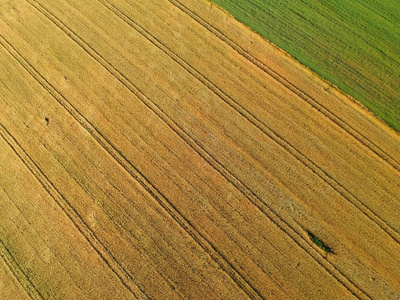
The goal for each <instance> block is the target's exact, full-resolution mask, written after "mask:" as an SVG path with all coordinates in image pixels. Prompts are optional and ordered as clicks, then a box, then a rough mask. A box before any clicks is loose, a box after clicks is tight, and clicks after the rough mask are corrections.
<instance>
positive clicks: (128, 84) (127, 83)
mask: <svg viewBox="0 0 400 300" xmlns="http://www.w3.org/2000/svg"><path fill="white" fill-rule="evenodd" d="M53 17H54V18H55V19H56V21H52V22H53V23H55V25H56V26H58V27H59V28H60V29H62V30H63V31H64V32H65V28H64V29H63V28H61V27H60V25H58V24H57V21H58V22H59V23H60V24H61V26H65V27H66V28H67V29H68V30H69V32H68V33H67V32H65V33H66V34H67V35H68V36H69V37H70V38H72V39H73V40H74V41H75V42H76V43H77V44H78V45H79V46H81V47H82V48H83V49H84V50H85V51H86V52H88V51H87V49H85V46H84V45H82V44H81V43H84V44H85V45H86V47H88V48H89V49H90V50H91V51H93V53H94V55H95V56H97V57H98V59H96V58H95V57H94V56H93V54H91V53H89V52H88V54H89V55H91V56H92V57H93V58H94V59H95V60H96V61H97V62H99V63H100V64H101V65H103V63H104V64H106V66H105V65H103V67H105V68H106V69H107V70H108V71H109V72H110V73H111V74H113V75H114V76H115V77H116V78H117V79H118V80H120V81H121V83H123V84H124V85H125V86H126V87H127V88H128V89H129V90H130V91H131V92H132V93H134V94H135V95H136V96H137V97H138V98H139V99H140V100H142V101H143V102H144V104H146V106H147V107H149V108H150V109H151V110H152V111H153V112H154V113H156V114H157V115H158V116H159V117H160V118H161V119H162V120H163V121H164V122H165V123H166V124H167V125H168V126H169V127H170V128H171V129H172V130H173V131H174V132H175V133H177V134H178V136H180V137H181V138H182V139H183V140H184V141H185V142H186V143H188V145H189V146H191V147H192V148H193V145H196V142H195V141H192V142H189V141H188V139H190V140H192V139H191V138H190V136H188V135H187V134H186V133H185V132H184V131H183V130H182V129H180V127H179V126H178V125H176V124H175V123H174V122H173V121H172V120H171V119H170V118H169V117H168V116H167V115H166V114H165V113H164V112H163V111H162V110H161V109H160V108H158V107H157V106H156V105H155V104H154V103H152V102H151V100H150V99H148V98H147V97H146V96H145V95H144V94H143V93H142V92H141V91H140V90H138V89H137V87H135V86H134V85H133V84H132V83H131V82H130V81H129V80H128V79H127V78H126V77H125V76H124V75H123V74H122V73H120V72H119V71H118V70H116V69H115V68H114V67H113V66H112V65H111V64H110V63H109V62H107V61H106V60H105V59H104V58H103V57H102V56H101V55H100V54H98V53H97V52H96V51H95V50H94V49H92V48H91V47H90V46H89V45H88V44H86V43H85V42H84V41H83V40H82V39H81V38H80V37H79V36H77V35H76V34H75V33H74V32H73V31H72V30H71V29H69V28H68V27H67V26H66V25H65V24H63V23H62V22H61V21H60V20H58V19H57V18H56V17H55V16H53ZM48 18H49V17H48ZM50 20H51V19H50ZM73 35H75V38H76V39H78V41H79V42H77V41H76V40H75V39H74V38H73ZM99 59H100V60H102V61H103V63H101V62H100V61H99ZM107 66H108V67H107ZM109 68H111V69H112V70H114V72H112V71H110V70H109ZM121 76H122V78H121ZM131 87H133V90H132V88H131ZM135 91H136V92H138V93H139V94H137V93H136V92H135ZM149 101H150V102H149ZM152 107H155V110H154V109H153V108H152ZM161 116H164V117H165V119H164V118H162V117H161ZM177 129H178V130H179V132H181V133H183V134H184V135H185V136H187V137H186V138H185V137H183V136H182V135H181V134H179V133H178V132H177ZM100 134H101V133H100ZM103 138H104V137H103ZM196 146H197V150H196V149H194V150H195V151H196V152H197V153H198V154H199V155H200V156H201V157H203V159H205V161H207V162H208V163H210V161H215V159H214V158H213V157H212V156H211V155H209V154H208V153H207V152H206V151H205V150H204V149H202V148H201V146H199V145H196ZM199 149H200V150H199ZM199 152H200V153H199ZM202 153H205V154H206V155H207V157H209V158H210V159H206V158H205V157H204V154H202ZM120 154H121V155H122V153H120ZM122 156H123V155H122ZM125 160H126V161H127V162H128V163H129V164H130V162H129V161H128V160H127V159H126V158H125ZM210 164H211V165H212V166H213V167H214V168H215V169H216V170H217V171H218V172H220V173H221V172H222V173H221V174H222V175H223V176H224V177H225V179H227V181H228V182H231V181H230V180H229V179H228V178H227V177H226V176H225V175H224V174H227V173H226V172H228V173H229V171H227V170H226V169H224V167H223V166H222V165H221V168H222V169H221V168H217V167H216V165H215V164H219V163H218V162H217V161H215V163H210ZM132 167H133V166H132ZM133 168H134V167H133ZM221 170H222V171H221ZM142 176H143V175H142ZM231 177H232V178H234V179H235V180H236V181H238V179H237V178H235V177H234V176H233V175H231ZM231 184H233V183H232V182H231ZM233 185H234V186H235V187H236V188H238V185H237V184H236V185H235V184H233ZM243 186H244V185H243ZM238 190H239V191H241V192H242V193H243V194H244V195H245V196H246V192H244V191H243V189H242V190H241V189H240V188H238ZM247 190H248V191H249V192H250V193H252V192H251V191H250V190H249V189H247ZM246 198H248V192H247V196H246ZM248 199H249V198H248ZM249 200H250V201H251V202H253V201H252V200H251V199H249ZM258 201H260V202H261V206H263V207H264V206H265V204H264V203H263V202H262V201H261V200H259V199H258ZM253 204H254V203H253ZM256 207H257V208H258V209H260V207H259V206H258V205H256ZM261 211H262V212H263V213H264V214H266V213H265V209H261ZM267 211H268V210H267ZM267 217H268V218H269V219H270V220H271V221H272V222H273V223H275V225H277V226H278V228H280V229H281V230H283V229H282V227H281V226H279V225H278V224H277V223H276V221H274V219H273V218H271V217H270V216H268V215H267ZM276 217H277V218H278V220H279V221H278V222H283V223H284V224H286V222H285V221H284V220H282V219H281V218H280V217H279V216H276ZM286 225H287V224H286ZM287 226H288V227H289V228H290V230H292V231H293V232H294V233H295V235H296V234H297V235H298V236H299V237H300V239H301V240H302V241H304V243H305V244H306V245H308V246H309V247H310V249H313V250H314V251H315V249H314V248H312V247H311V246H310V244H309V243H308V242H306V241H305V240H304V239H302V238H301V235H300V234H298V233H297V232H296V231H295V230H294V229H293V228H291V227H290V225H287ZM283 231H284V232H285V233H286V234H288V233H287V232H286V231H285V230H283ZM289 236H290V237H291V238H292V239H293V240H294V242H295V243H297V244H298V245H299V246H300V247H301V245H300V244H299V242H298V241H297V240H296V238H295V237H293V236H291V235H289ZM308 246H306V247H308ZM301 248H302V249H303V250H305V251H306V253H308V254H309V255H310V256H311V257H313V258H314V259H316V257H318V256H315V255H314V256H313V255H312V254H310V253H309V252H308V251H307V250H306V249H304V248H303V247H301ZM321 257H322V256H321ZM321 261H322V264H321ZM317 262H318V263H319V264H320V265H321V266H323V265H324V263H328V264H330V263H329V262H327V261H325V260H323V259H322V260H321V259H318V258H317ZM323 268H325V270H326V271H327V272H329V273H330V274H331V275H332V276H333V277H334V278H336V279H337V280H338V282H340V283H341V284H343V285H345V284H344V283H343V282H346V281H347V282H349V283H350V285H351V286H354V287H355V285H354V284H353V283H352V282H351V281H350V280H349V279H348V278H347V277H345V276H344V275H343V274H341V273H340V271H338V270H337V269H336V268H335V267H334V266H333V265H331V269H334V270H333V271H329V270H328V269H329V267H328V269H327V268H326V267H324V266H323ZM335 273H338V274H340V275H337V274H336V275H334V274H335ZM337 276H343V278H341V279H338V278H337ZM345 287H346V288H347V289H348V290H349V291H350V292H351V293H353V294H355V295H357V293H359V292H358V291H361V290H360V289H359V288H358V287H355V288H353V289H352V288H349V287H348V286H346V285H345ZM354 290H356V291H354ZM357 290H358V291H357ZM360 293H361V296H358V297H360V298H363V297H364V294H365V293H364V292H360Z"/></svg>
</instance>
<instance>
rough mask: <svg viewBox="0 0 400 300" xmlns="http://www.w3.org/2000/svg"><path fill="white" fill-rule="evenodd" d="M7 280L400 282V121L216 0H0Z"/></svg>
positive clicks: (115, 285) (394, 291)
mask: <svg viewBox="0 0 400 300" xmlns="http://www.w3.org/2000/svg"><path fill="white" fill-rule="evenodd" d="M0 257H1V260H0V299H6V300H8V299H10V300H13V299H29V298H32V299H136V298H137V299H400V135H399V134H398V133H396V132H395V131H393V130H392V129H390V128H389V127H388V126H387V125H386V124H384V123H383V122H381V121H380V120H378V119H377V118H375V117H374V116H373V115H372V114H371V113H369V112H368V111H367V110H366V109H364V108H363V107H362V106H361V105H359V104H358V103H356V102H355V101H354V100H353V99H350V98H349V97H347V96H346V95H344V94H343V93H341V92H340V91H339V90H337V89H336V88H335V87H333V86H332V85H330V84H329V83H327V82H325V81H322V80H321V79H319V77H317V76H316V75H314V74H313V73H312V72H311V71H309V70H308V69H306V68H305V67H303V66H301V65H300V64H299V63H297V62H296V61H295V60H293V59H292V58H291V57H289V56H288V55H287V54H285V53H284V52H283V51H281V50H279V49H278V48H276V47H275V46H273V45H272V44H270V43H269V42H268V41H266V40H264V39H262V38H261V37H260V36H258V35H257V34H255V33H253V32H252V31H251V30H250V29H249V28H247V27H245V26H244V25H242V24H240V23H239V22H237V21H236V20H235V19H234V18H232V17H230V16H229V15H228V14H227V13H225V12H224V11H223V10H221V9H219V8H218V7H217V6H215V5H211V4H210V3H209V2H207V1H206V0H157V1H145V0H0Z"/></svg>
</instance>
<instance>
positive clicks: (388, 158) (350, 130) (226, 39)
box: [168, 0, 400, 172]
mask: <svg viewBox="0 0 400 300" xmlns="http://www.w3.org/2000/svg"><path fill="white" fill-rule="evenodd" d="M168 1H169V2H170V3H171V4H172V5H174V6H175V7H177V8H178V9H179V10H181V11H182V12H183V13H185V14H186V15H188V16H189V17H191V18H192V19H193V20H195V21H196V22H197V23H199V24H200V25H202V26H203V27H204V28H206V29H207V30H208V31H209V32H211V33H212V34H213V35H215V36H217V37H218V38H219V39H220V40H222V41H223V42H225V43H226V44H227V45H229V46H230V47H231V48H232V49H234V50H235V51H236V52H237V53H239V54H240V55H241V56H243V57H244V58H246V59H247V60H248V61H250V62H251V63H252V64H253V65H255V66H256V67H258V68H259V69H261V70H262V71H263V72H264V73H266V74H267V75H269V76H270V77H271V78H273V79H274V80H275V81H277V82H278V83H280V84H281V85H283V86H284V87H286V88H287V89H288V90H290V91H291V92H292V93H293V94H295V95H297V96H298V97H299V98H300V99H302V100H303V101H305V102H307V103H308V104H309V105H311V106H312V107H313V108H315V109H316V110H317V111H319V112H320V113H321V114H323V115H324V116H325V117H326V118H328V119H330V120H331V121H332V122H333V123H334V124H335V125H337V126H338V127H340V128H341V129H342V130H343V131H345V132H347V133H348V134H349V135H350V136H352V137H353V138H354V139H355V140H357V141H358V142H359V143H361V144H362V145H363V146H365V147H366V148H367V149H369V150H370V151H372V152H373V153H374V154H375V155H376V156H378V157H379V158H380V159H381V160H383V161H384V162H385V163H387V164H389V165H390V166H391V167H393V168H394V169H395V170H396V171H398V172H400V163H399V162H398V161H397V160H396V159H394V158H393V157H392V156H391V155H389V154H388V153H386V152H385V151H384V150H382V149H381V148H380V147H379V146H378V145H376V144H375V143H374V142H372V141H371V140H369V139H368V138H367V137H365V136H364V135H363V134H362V133H361V132H359V131H358V130H357V129H355V128H354V127H352V126H351V125H349V124H348V123H346V122H345V121H344V120H343V119H342V118H340V117H339V116H337V115H336V114H335V113H333V112H332V111H330V110H329V109H328V108H326V107H325V106H323V105H322V104H321V103H319V102H318V100H316V99H315V98H313V97H312V96H311V95H309V94H307V93H306V92H304V91H303V90H301V89H300V88H298V87H297V86H295V85H294V84H292V83H291V82H290V81H288V80H287V79H286V78H284V77H282V76H281V75H280V74H279V73H277V72H276V71H274V70H273V69H271V68H270V67H268V66H266V65H265V64H264V63H263V62H261V61H260V60H259V59H257V58H255V57H254V56H253V55H251V54H250V53H249V52H248V51H247V50H245V49H244V48H242V47H241V46H240V45H238V44H236V43H235V42H234V41H233V40H231V39H230V38H229V37H227V36H226V35H225V34H224V33H223V32H221V31H220V30H219V29H217V28H215V27H214V26H213V25H211V24H210V23H208V22H207V21H206V20H204V19H203V18H201V17H200V16H199V15H197V14H196V13H195V12H193V11H192V10H190V9H189V8H187V7H186V6H185V5H184V4H182V3H180V2H179V1H176V0H168Z"/></svg>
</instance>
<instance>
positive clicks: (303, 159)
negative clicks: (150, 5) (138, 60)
mask: <svg viewBox="0 0 400 300" xmlns="http://www.w3.org/2000/svg"><path fill="white" fill-rule="evenodd" d="M98 1H99V2H101V3H102V4H103V5H105V6H106V7H107V8H108V9H110V10H111V11H112V12H114V13H115V14H116V15H117V16H118V17H119V18H121V19H122V20H123V21H124V22H126V23H127V24H128V25H129V26H131V27H132V28H133V29H135V30H136V31H137V32H138V33H139V34H141V35H142V36H144V37H145V38H146V39H147V40H149V41H150V42H151V43H153V44H154V45H155V46H156V47H157V48H159V49H160V50H161V51H163V52H164V53H165V54H167V55H168V56H169V57H170V58H171V59H172V60H173V61H175V62H176V63H177V64H179V65H180V66H181V67H183V68H184V69H185V70H186V71H187V72H189V74H191V75H192V76H193V77H195V78H196V79H197V80H199V81H200V82H201V83H202V84H203V85H205V86H206V87H207V88H208V89H210V90H211V91H212V92H213V93H214V94H215V95H216V96H218V97H219V98H220V99H221V100H222V101H224V102H225V103H226V104H228V105H229V106H230V107H232V108H233V109H234V110H236V111H237V112H238V113H239V114H240V115H241V116H242V117H244V118H245V119H247V121H249V122H250V123H252V124H253V125H254V126H255V127H257V128H258V129H259V130H260V131H261V132H263V133H264V134H265V135H267V136H268V137H269V138H270V139H272V140H273V141H274V142H275V143H277V144H278V145H279V146H281V147H282V148H283V149H284V150H286V151H287V152H288V153H289V154H291V155H292V156H293V157H294V158H295V159H297V160H298V161H299V162H300V163H302V164H303V165H304V166H305V167H307V168H308V169H309V170H311V171H312V172H313V173H314V174H316V175H317V176H318V177H319V178H321V180H323V181H324V182H325V183H326V184H328V185H329V186H330V187H331V188H332V189H333V190H335V191H336V192H338V193H339V194H340V195H341V196H342V197H343V198H344V199H346V200H347V201H348V202H349V203H350V204H352V205H353V206H355V207H356V208H357V209H358V210H360V211H361V212H362V213H363V214H364V215H365V216H367V217H368V218H369V219H370V220H371V221H373V222H375V223H376V224H377V225H378V226H379V227H380V228H381V229H382V230H383V231H385V232H386V233H387V234H388V235H389V236H390V237H391V238H392V239H394V240H395V241H396V242H398V243H400V234H399V233H398V232H397V231H396V230H395V229H393V228H392V227H391V226H390V225H389V224H388V223H387V222H386V221H385V220H383V219H382V218H381V217H380V216H378V215H377V214H376V213H375V212H374V211H372V210H371V209H370V208H369V207H368V206H367V205H365V204H364V203H363V202H362V201H360V200H359V199H357V197H356V196H355V195H353V194H352V193H351V192H350V191H349V190H347V188H346V187H344V186H343V185H342V184H340V183H339V182H338V181H336V180H335V179H334V178H333V177H332V176H331V175H329V174H328V173H327V172H326V171H324V170H323V169H322V168H320V167H319V166H318V165H316V164H315V163H314V162H313V161H312V160H311V159H309V158H308V157H307V156H305V155H304V154H303V153H301V152H300V151H298V150H297V149H296V148H295V147H294V146H293V145H291V144H290V143H289V142H287V141H286V140H285V139H284V138H283V137H281V136H280V135H279V134H278V133H277V132H275V131H274V130H273V129H271V128H270V127H268V126H267V125H265V124H264V123H263V122H262V121H260V120H259V119H258V118H257V117H255V116H254V115H253V114H251V113H250V112H249V111H248V110H247V109H246V108H244V107H243V106H241V105H240V104H239V103H237V102H236V101H235V100H234V99H233V98H232V97H230V96H229V95H228V94H226V93H225V92H224V91H222V90H221V89H220V88H218V87H217V86H216V85H215V84H214V83H212V82H211V81H210V80H209V79H207V78H206V77H205V76H204V75H202V74H201V73H199V72H198V71H197V70H196V69H194V68H193V67H192V66H190V65H189V64H188V63H187V62H186V61H185V60H183V59H182V58H180V57H179V56H178V55H177V54H175V53H174V52H173V51H172V50H170V49H169V48H168V47H167V46H165V45H164V44H163V43H162V42H160V41H159V40H158V39H157V38H155V37H154V36H152V35H151V34H150V33H149V32H148V31H146V30H145V29H144V28H143V27H142V26H140V25H139V24H137V23H136V22H134V21H133V20H132V19H130V18H129V17H128V16H126V15H125V14H124V13H123V12H121V11H120V10H119V9H117V8H115V7H114V6H113V5H111V4H105V2H106V3H108V2H107V1H105V0H98ZM110 65H111V64H110ZM113 68H114V67H113ZM114 69H115V68H114ZM117 72H118V73H120V72H119V71H117ZM120 74H121V73H120ZM124 77H125V76H124ZM128 81H129V80H128ZM129 83H130V82H129ZM154 105H155V104H154ZM157 108H158V107H157ZM158 109H159V110H161V109H160V108H158ZM162 113H163V114H164V115H166V114H165V113H164V112H162ZM166 118H168V119H169V120H170V118H169V117H168V116H167V117H166ZM171 122H173V121H172V120H171ZM175 125H176V124H175ZM176 126H177V127H179V126H178V125H176ZM181 130H182V129H181Z"/></svg>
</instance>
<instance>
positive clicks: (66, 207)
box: [0, 42, 148, 299]
mask: <svg viewBox="0 0 400 300" xmlns="http://www.w3.org/2000/svg"><path fill="white" fill-rule="evenodd" d="M0 43H1V42H0ZM0 135H1V136H2V138H3V139H4V140H5V141H6V143H7V144H8V145H9V146H10V147H11V148H12V150H13V151H14V152H15V154H16V155H17V156H18V157H19V159H20V160H21V161H22V162H23V163H24V165H25V166H26V167H27V168H28V170H29V171H30V172H31V173H32V174H33V176H34V177H35V178H36V180H37V181H38V182H39V183H40V184H41V185H42V186H43V188H44V189H45V190H46V192H47V193H48V194H49V195H50V197H51V198H52V199H53V200H54V201H55V202H56V203H57V205H58V206H59V207H60V208H61V210H62V211H63V212H64V213H65V215H66V216H67V217H68V218H69V219H70V221H71V222H72V223H73V224H74V225H75V227H76V228H77V229H78V231H79V232H80V233H81V234H82V235H83V236H84V238H85V239H86V241H87V242H88V243H89V244H90V245H91V247H92V248H93V249H94V250H95V251H96V252H97V254H98V255H99V256H100V258H101V259H102V260H103V261H104V262H105V264H106V265H107V267H108V268H110V269H111V271H112V272H113V273H114V274H115V275H116V276H117V278H118V279H119V280H120V281H121V283H122V284H123V285H124V286H125V287H126V288H127V289H128V290H129V292H130V293H131V294H132V295H133V296H134V297H135V298H136V299H148V297H147V295H146V294H145V293H144V292H143V291H142V290H141V289H140V288H139V287H138V286H137V285H136V283H134V281H133V279H132V277H131V276H130V275H129V274H128V273H127V272H126V270H125V269H124V268H123V267H122V266H121V264H120V263H119V262H118V261H117V260H116V259H115V257H114V256H113V255H112V254H111V253H110V251H109V250H108V249H107V248H106V247H105V246H104V245H103V243H102V242H101V241H100V240H99V239H98V238H97V236H96V234H95V233H94V232H93V231H92V230H91V229H90V228H89V226H88V225H87V224H86V223H85V222H84V221H83V219H82V217H81V216H80V215H79V213H78V212H77V211H76V210H75V209H74V208H73V207H72V205H71V204H70V203H69V202H68V200H67V199H65V198H64V196H63V195H62V194H61V193H60V192H59V191H58V189H57V188H56V187H55V186H54V184H53V183H52V182H51V181H50V180H49V179H48V178H47V176H46V175H45V174H44V173H43V171H42V170H41V169H40V168H39V166H38V165H37V164H36V163H35V162H34V161H33V160H32V158H31V157H30V156H29V154H28V153H27V152H26V151H25V150H24V149H23V148H22V147H21V146H20V144H19V143H18V142H17V140H15V138H14V137H13V136H12V135H11V134H10V133H9V132H8V130H7V129H6V128H5V127H4V126H3V124H1V123H0Z"/></svg>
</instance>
